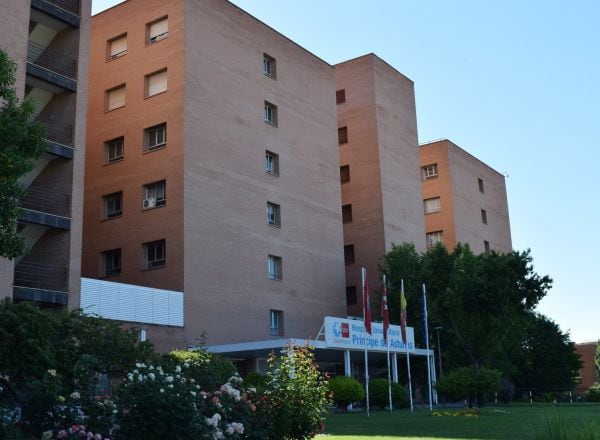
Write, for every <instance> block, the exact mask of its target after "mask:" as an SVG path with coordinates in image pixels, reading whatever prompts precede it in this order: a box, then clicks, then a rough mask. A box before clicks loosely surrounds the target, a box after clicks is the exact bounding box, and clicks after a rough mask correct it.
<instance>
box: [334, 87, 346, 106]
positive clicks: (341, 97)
mask: <svg viewBox="0 0 600 440" xmlns="http://www.w3.org/2000/svg"><path fill="white" fill-rule="evenodd" d="M335 102H336V104H343V103H344V102H346V89H341V90H338V91H336V92H335Z"/></svg>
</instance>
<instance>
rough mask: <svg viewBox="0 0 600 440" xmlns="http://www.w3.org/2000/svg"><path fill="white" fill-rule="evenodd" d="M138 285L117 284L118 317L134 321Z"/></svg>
mask: <svg viewBox="0 0 600 440" xmlns="http://www.w3.org/2000/svg"><path fill="white" fill-rule="evenodd" d="M138 289H139V287H137V286H132V285H131V284H119V319H120V320H122V321H134V322H135V321H136V312H135V309H136V295H137V291H138Z"/></svg>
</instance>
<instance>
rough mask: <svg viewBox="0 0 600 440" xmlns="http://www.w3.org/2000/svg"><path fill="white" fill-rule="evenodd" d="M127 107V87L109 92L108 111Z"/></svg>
mask: <svg viewBox="0 0 600 440" xmlns="http://www.w3.org/2000/svg"><path fill="white" fill-rule="evenodd" d="M124 105H125V87H119V88H118V89H113V90H111V91H110V92H108V105H107V110H114V109H116V108H119V107H123V106H124Z"/></svg>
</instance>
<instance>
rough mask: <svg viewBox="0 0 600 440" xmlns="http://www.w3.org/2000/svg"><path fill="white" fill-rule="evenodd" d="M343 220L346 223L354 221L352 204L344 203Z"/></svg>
mask: <svg viewBox="0 0 600 440" xmlns="http://www.w3.org/2000/svg"><path fill="white" fill-rule="evenodd" d="M342 221H343V222H344V223H351V222H352V205H342Z"/></svg>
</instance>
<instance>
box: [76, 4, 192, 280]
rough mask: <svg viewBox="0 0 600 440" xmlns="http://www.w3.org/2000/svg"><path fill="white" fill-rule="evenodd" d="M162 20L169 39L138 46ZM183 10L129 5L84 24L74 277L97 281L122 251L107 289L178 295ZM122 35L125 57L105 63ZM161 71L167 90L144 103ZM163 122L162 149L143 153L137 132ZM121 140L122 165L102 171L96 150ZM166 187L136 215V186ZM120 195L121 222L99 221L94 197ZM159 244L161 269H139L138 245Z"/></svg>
mask: <svg viewBox="0 0 600 440" xmlns="http://www.w3.org/2000/svg"><path fill="white" fill-rule="evenodd" d="M166 15H168V20H169V35H168V37H167V38H165V39H164V40H161V41H159V42H157V43H155V44H152V45H146V24H147V23H150V22H152V21H154V20H156V19H158V18H161V17H163V16H166ZM183 25H184V17H183V2H182V1H179V0H172V1H168V2H165V1H162V0H144V1H142V0H131V1H128V2H125V3H123V4H121V5H119V6H117V7H115V8H112V9H109V10H106V11H104V12H102V13H100V14H98V15H95V16H94V17H93V18H92V24H91V29H92V30H91V32H92V37H91V44H90V69H89V71H90V75H89V101H88V102H89V104H88V125H87V132H88V137H87V152H86V158H85V161H86V167H85V168H86V174H85V188H86V193H85V200H84V237H85V241H84V245H83V258H82V273H83V275H84V276H86V277H90V278H98V277H99V276H100V275H101V274H100V253H101V252H102V251H105V250H110V249H115V248H122V268H123V272H122V274H121V275H119V276H113V277H111V281H116V282H125V283H130V284H137V285H142V286H153V287H158V288H163V289H169V290H176V291H182V290H183V284H184V283H183V215H182V213H183V116H182V115H183V91H184V89H183V66H184V62H183V44H184V28H183ZM125 32H126V33H127V50H128V52H127V54H126V55H124V56H122V57H120V58H116V59H114V60H112V61H106V44H107V41H108V40H110V39H112V38H114V37H116V36H118V35H121V34H123V33H125ZM165 67H166V68H167V77H168V89H167V91H166V92H165V93H162V94H159V95H156V96H152V97H149V98H145V93H144V92H145V84H144V83H145V75H146V74H149V73H152V72H155V71H156V70H159V69H162V68H165ZM123 83H126V105H125V107H122V108H118V109H115V110H113V111H110V112H105V111H104V99H105V91H106V90H108V89H110V88H112V87H114V86H117V85H119V84H123ZM163 122H166V123H167V146H166V148H163V149H160V150H156V151H153V152H149V153H144V151H143V130H144V129H145V128H148V127H151V126H154V125H157V124H160V123H163ZM119 136H124V137H125V147H124V148H125V149H124V160H122V161H120V162H116V163H112V164H108V165H107V164H106V153H105V147H104V142H106V141H108V140H111V139H114V138H117V137H119ZM162 179H165V180H166V188H167V203H166V205H165V206H163V207H159V208H155V209H149V210H143V209H142V199H143V189H142V187H143V185H144V184H147V183H152V182H155V181H158V180H162ZM116 191H123V215H122V216H121V217H119V218H114V219H110V220H104V219H103V218H102V215H103V214H102V213H103V203H102V196H103V195H106V194H110V193H113V192H116ZM159 239H165V240H166V265H165V266H164V267H162V268H155V269H149V270H144V269H143V268H142V245H143V243H146V242H149V241H154V240H159Z"/></svg>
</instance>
